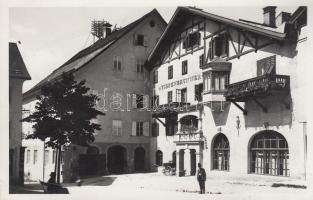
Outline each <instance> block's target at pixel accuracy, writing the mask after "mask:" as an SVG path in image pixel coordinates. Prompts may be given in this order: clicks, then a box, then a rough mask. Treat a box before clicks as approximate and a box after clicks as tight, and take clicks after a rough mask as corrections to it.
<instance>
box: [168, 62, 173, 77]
mask: <svg viewBox="0 0 313 200" xmlns="http://www.w3.org/2000/svg"><path fill="white" fill-rule="evenodd" d="M172 78H173V65H171V66H169V67H168V79H172Z"/></svg>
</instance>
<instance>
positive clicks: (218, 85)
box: [209, 73, 228, 91]
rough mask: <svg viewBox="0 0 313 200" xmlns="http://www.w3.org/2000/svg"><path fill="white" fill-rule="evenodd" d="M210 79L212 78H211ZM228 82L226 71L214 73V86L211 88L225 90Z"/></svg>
mask: <svg viewBox="0 0 313 200" xmlns="http://www.w3.org/2000/svg"><path fill="white" fill-rule="evenodd" d="M209 81H210V79H209ZM226 84H228V75H227V74H225V73H214V74H212V85H211V86H212V88H209V90H213V91H223V90H225V86H226Z"/></svg>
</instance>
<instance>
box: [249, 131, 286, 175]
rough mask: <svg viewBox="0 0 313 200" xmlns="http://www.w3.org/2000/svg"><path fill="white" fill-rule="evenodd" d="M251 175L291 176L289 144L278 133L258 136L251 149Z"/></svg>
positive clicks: (255, 137) (261, 133)
mask: <svg viewBox="0 0 313 200" xmlns="http://www.w3.org/2000/svg"><path fill="white" fill-rule="evenodd" d="M249 155H250V158H249V162H250V165H249V166H250V173H255V174H264V175H274V176H289V175H290V174H289V168H288V167H289V163H288V160H289V150H288V143H287V141H286V139H285V137H284V136H283V135H281V134H280V133H278V132H276V131H268V130H267V131H262V132H260V133H258V134H256V135H255V136H254V137H253V138H252V140H251V142H250V147H249Z"/></svg>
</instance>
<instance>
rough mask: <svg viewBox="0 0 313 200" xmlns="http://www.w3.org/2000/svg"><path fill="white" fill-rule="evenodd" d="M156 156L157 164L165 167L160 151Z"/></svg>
mask: <svg viewBox="0 0 313 200" xmlns="http://www.w3.org/2000/svg"><path fill="white" fill-rule="evenodd" d="M155 156H156V164H157V165H158V166H162V165H163V153H162V151H160V150H157V151H156V153H155Z"/></svg>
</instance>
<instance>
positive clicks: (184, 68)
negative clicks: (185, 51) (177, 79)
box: [181, 60, 188, 75]
mask: <svg viewBox="0 0 313 200" xmlns="http://www.w3.org/2000/svg"><path fill="white" fill-rule="evenodd" d="M181 65H182V75H186V74H188V60H184V61H182V63H181Z"/></svg>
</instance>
